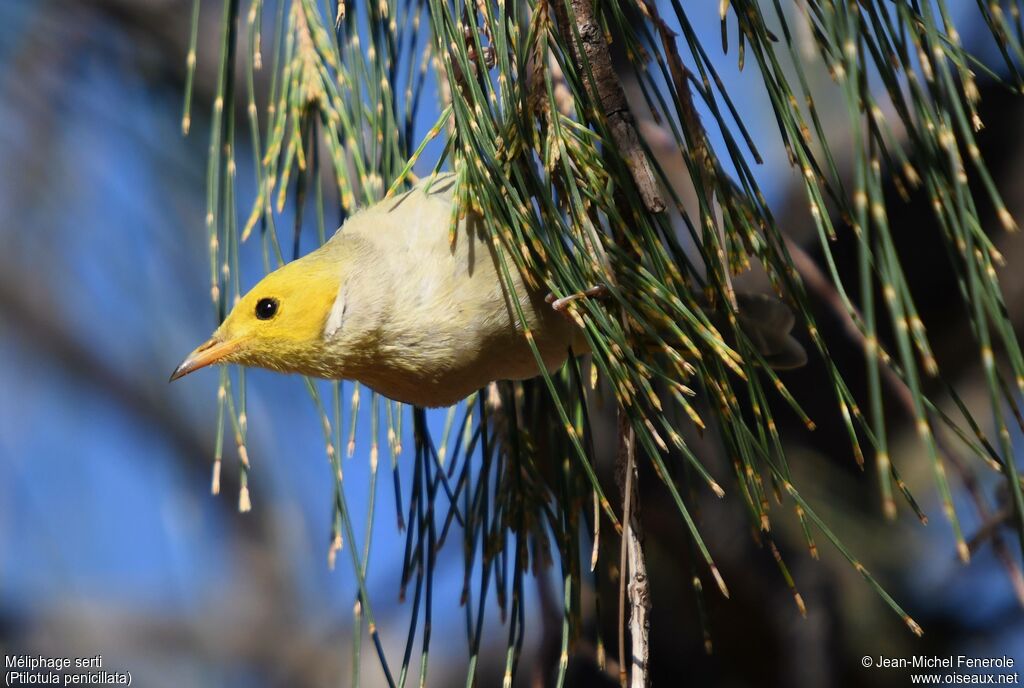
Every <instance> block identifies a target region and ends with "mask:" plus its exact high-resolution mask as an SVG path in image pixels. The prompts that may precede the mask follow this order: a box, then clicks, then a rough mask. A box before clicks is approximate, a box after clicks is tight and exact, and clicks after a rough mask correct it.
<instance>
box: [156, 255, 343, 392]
mask: <svg viewBox="0 0 1024 688" xmlns="http://www.w3.org/2000/svg"><path fill="white" fill-rule="evenodd" d="M339 281H340V276H339V273H338V265H337V263H335V262H332V261H330V260H325V259H324V256H323V255H322V254H319V253H318V252H314V253H312V254H309V255H307V256H305V257H304V258H301V259H299V260H295V261H292V262H291V263H288V264H286V265H284V266H282V267H281V268H278V269H277V270H275V271H274V272H272V273H270V274H269V275H267V276H266V277H264V278H263V279H262V280H260V282H259V284H257V285H256V286H255V287H253V288H252V290H250V291H249V293H248V294H246V295H245V296H244V297H242V299H241V300H239V301H238V303H236V304H235V307H234V308H232V309H231V312H230V313H229V314H228V317H227V318H225V319H224V322H223V323H221V326H220V327H218V328H217V330H216V331H215V332H214V333H213V336H212V337H210V339H208V340H207V341H206V342H204V343H203V344H201V345H200V346H199V347H198V348H196V350H195V351H193V352H192V353H190V354H189V355H188V356H187V357H186V358H185V360H184V361H182V362H181V365H179V366H178V367H177V368H176V369H175V370H174V373H173V374H172V375H171V380H172V381H174V380H177V379H178V378H180V377H183V376H185V375H188V374H189V373H191V372H193V371H196V370H199V369H200V368H205V367H206V366H208V365H212V364H214V363H240V364H242V365H249V366H257V367H260V368H270V369H271V370H278V371H281V372H302V373H315V370H316V367H317V357H318V353H319V351H320V348H321V347H320V343H321V342H322V341H323V332H324V325H325V323H326V321H327V318H328V315H329V314H330V311H331V307H332V306H333V304H334V300H335V298H336V297H337V294H338V285H339Z"/></svg>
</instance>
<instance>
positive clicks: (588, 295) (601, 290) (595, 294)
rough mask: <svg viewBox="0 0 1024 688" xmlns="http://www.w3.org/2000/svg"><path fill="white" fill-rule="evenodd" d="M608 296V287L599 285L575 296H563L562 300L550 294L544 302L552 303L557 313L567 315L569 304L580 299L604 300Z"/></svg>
mask: <svg viewBox="0 0 1024 688" xmlns="http://www.w3.org/2000/svg"><path fill="white" fill-rule="evenodd" d="M608 294H609V291H608V287H606V286H605V285H603V284H598V285H596V286H593V287H590V288H589V289H585V290H583V291H578V292H576V293H575V294H569V295H568V296H563V297H562V298H560V299H556V298H555V295H554V294H548V295H547V296H546V297H545V298H544V300H545V301H547V302H548V303H550V304H551V307H552V308H554V309H555V310H556V311H558V312H559V313H563V314H564V313H566V309H567V308H568V307H569V304H570V303H572V302H573V301H579V300H580V299H603V298H607V297H608Z"/></svg>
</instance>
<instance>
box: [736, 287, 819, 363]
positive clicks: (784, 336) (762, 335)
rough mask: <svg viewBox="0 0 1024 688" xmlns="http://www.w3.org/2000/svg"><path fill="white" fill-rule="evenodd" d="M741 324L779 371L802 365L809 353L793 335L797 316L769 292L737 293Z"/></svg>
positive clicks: (751, 339)
mask: <svg viewBox="0 0 1024 688" xmlns="http://www.w3.org/2000/svg"><path fill="white" fill-rule="evenodd" d="M736 304H737V305H738V306H739V315H738V319H739V325H740V328H741V329H742V330H743V334H745V335H746V336H747V338H748V339H749V340H750V342H751V344H753V345H754V348H755V349H757V351H758V353H760V354H761V355H762V356H764V359H765V361H767V363H768V365H769V366H771V367H772V368H774V369H776V370H790V369H792V368H799V367H800V366H802V365H804V364H805V363H807V352H806V351H804V347H803V346H802V345H801V344H800V342H798V341H797V340H796V339H795V338H794V337H793V335H792V331H793V325H794V324H795V323H796V316H794V315H793V311H792V310H791V309H790V307H789V306H787V305H786V304H785V303H783V302H782V301H781V300H779V299H777V298H775V297H774V296H771V295H768V294H751V293H740V292H737V293H736Z"/></svg>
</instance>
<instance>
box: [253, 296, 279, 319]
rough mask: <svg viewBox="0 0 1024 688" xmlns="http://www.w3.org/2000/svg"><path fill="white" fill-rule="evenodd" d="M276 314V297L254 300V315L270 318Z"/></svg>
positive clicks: (259, 317)
mask: <svg viewBox="0 0 1024 688" xmlns="http://www.w3.org/2000/svg"><path fill="white" fill-rule="evenodd" d="M275 315H277V299H260V300H259V301H257V302H256V317H257V318H258V319H260V320H270V319H271V318H273V317H274V316H275Z"/></svg>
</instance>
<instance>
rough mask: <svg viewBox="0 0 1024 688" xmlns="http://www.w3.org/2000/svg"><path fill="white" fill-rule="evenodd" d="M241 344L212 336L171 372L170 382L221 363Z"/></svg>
mask: <svg viewBox="0 0 1024 688" xmlns="http://www.w3.org/2000/svg"><path fill="white" fill-rule="evenodd" d="M240 344H241V342H239V341H238V340H234V341H227V342H223V341H221V340H219V339H217V338H216V337H211V338H210V339H208V340H207V341H206V342H205V343H203V344H201V345H200V346H199V347H198V348H197V349H196V350H195V351H193V352H192V353H190V354H189V355H188V356H186V357H185V360H184V361H182V362H181V365H179V366H178V367H177V368H175V369H174V372H173V373H171V379H170V380H168V382H174V381H175V380H177V379H178V378H179V377H185V376H186V375H188V374H189V373H191V372H194V371H196V370H199V369H200V368H205V367H206V366H208V365H212V364H214V363H219V362H220V361H221V360H222V359H223V358H224V357H225V356H227V355H228V354H230V353H232V352H233V351H236V350H237V349H238V347H239V345H240Z"/></svg>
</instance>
